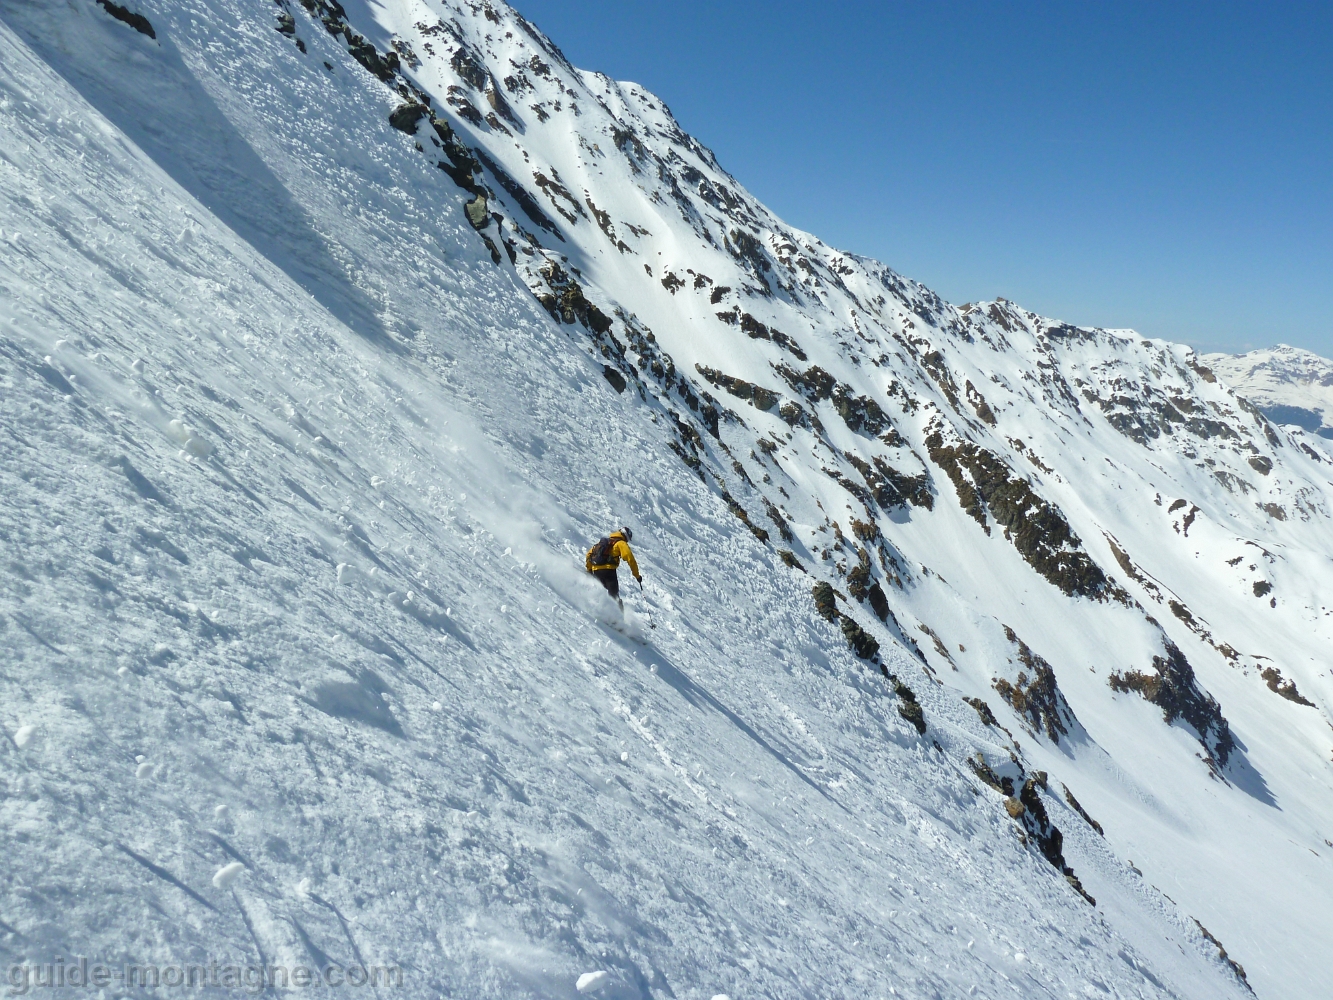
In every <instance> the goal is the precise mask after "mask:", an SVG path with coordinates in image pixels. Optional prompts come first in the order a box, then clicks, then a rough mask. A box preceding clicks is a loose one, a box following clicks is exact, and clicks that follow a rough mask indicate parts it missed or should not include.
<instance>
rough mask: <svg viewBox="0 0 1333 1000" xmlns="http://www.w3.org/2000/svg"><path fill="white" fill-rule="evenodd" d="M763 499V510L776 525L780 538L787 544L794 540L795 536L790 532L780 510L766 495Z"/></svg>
mask: <svg viewBox="0 0 1333 1000" xmlns="http://www.w3.org/2000/svg"><path fill="white" fill-rule="evenodd" d="M763 501H764V512H765V513H766V514H768V519H769V520H770V521H772V522H773V524H774V525H775V526H776V527H777V529H778V534H779V535H781V536H782V540H783V541H784V542H786V543H787V544H788V545H790V544H791V543H792V542H794V541H796V536H795V535H793V534H792V531H791V528H790V527H789V526H788V524H787V519H786V518H785V517H783V516H782V511H780V510H778V509H777V507H775V506H773V501H772V500H770V499H768V497H763Z"/></svg>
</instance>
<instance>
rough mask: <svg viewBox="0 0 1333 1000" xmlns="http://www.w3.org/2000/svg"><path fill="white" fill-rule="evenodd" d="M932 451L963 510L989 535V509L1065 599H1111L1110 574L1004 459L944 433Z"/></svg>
mask: <svg viewBox="0 0 1333 1000" xmlns="http://www.w3.org/2000/svg"><path fill="white" fill-rule="evenodd" d="M926 449H927V452H928V453H929V455H930V458H931V461H933V462H934V463H935V464H936V465H938V466H939V467H940V468H941V469H943V470H944V472H945V474H946V475H948V477H949V478H950V479H951V480H952V481H953V484H954V489H955V490H956V491H957V493H958V502H959V504H961V505H962V508H963V510H965V511H967V513H968V514H970V515H971V516H972V517H973V518H975V519H976V521H977V523H978V524H980V525H981V527H982V529H983V530H984V531H985V532H986V533H987V534H990V525H988V524H987V523H986V511H987V510H989V511H990V513H991V516H992V517H994V518H995V520H996V522H997V523H999V524H1000V525H1001V526H1002V527H1003V528H1004V537H1005V538H1006V539H1008V540H1009V541H1011V542H1012V543H1013V545H1014V548H1016V549H1017V550H1018V552H1019V554H1020V555H1022V557H1023V558H1024V559H1025V560H1027V562H1028V564H1029V565H1030V566H1031V567H1032V568H1033V569H1035V570H1036V571H1037V572H1038V573H1040V574H1041V575H1042V576H1043V577H1045V578H1046V579H1047V580H1048V581H1050V582H1051V583H1053V584H1054V585H1055V586H1057V587H1059V588H1060V590H1061V591H1063V592H1064V593H1065V594H1068V595H1070V596H1073V595H1075V594H1077V595H1079V596H1081V597H1093V598H1096V599H1098V600H1103V599H1105V598H1106V597H1107V596H1109V592H1110V583H1109V581H1108V580H1107V579H1106V574H1105V573H1103V572H1102V570H1101V568H1100V567H1099V566H1098V565H1097V564H1096V563H1094V562H1093V561H1092V560H1091V559H1090V558H1089V557H1088V554H1087V553H1086V552H1083V551H1082V549H1081V543H1080V542H1079V539H1078V536H1077V535H1075V534H1074V532H1073V530H1072V529H1071V528H1070V527H1069V522H1068V521H1066V520H1065V517H1064V515H1063V514H1062V513H1061V512H1060V510H1059V508H1057V507H1055V506H1054V505H1052V504H1049V503H1047V502H1046V501H1045V500H1042V499H1041V498H1040V497H1039V496H1037V495H1036V493H1034V492H1033V490H1032V487H1031V486H1030V485H1028V483H1027V481H1026V480H1024V479H1020V478H1018V477H1017V476H1011V475H1010V472H1011V470H1010V468H1009V466H1007V465H1006V464H1005V463H1004V462H1003V461H1002V460H1001V459H1000V458H998V457H996V456H995V455H992V454H991V453H990V452H988V451H986V450H985V449H984V448H979V447H978V446H977V445H975V444H972V443H971V442H970V441H963V442H960V443H959V444H957V445H953V446H949V445H945V443H944V438H943V436H942V435H941V434H940V433H939V431H936V432H934V433H933V434H931V435H930V437H928V438H927V439H926ZM964 472H966V473H967V475H965V474H964ZM969 476H970V479H969Z"/></svg>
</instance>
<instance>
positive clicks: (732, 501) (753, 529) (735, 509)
mask: <svg viewBox="0 0 1333 1000" xmlns="http://www.w3.org/2000/svg"><path fill="white" fill-rule="evenodd" d="M718 489H719V490H720V491H721V494H722V499H723V500H724V501H725V502H726V504H727V509H728V510H729V511H731V512H732V514H734V515H735V516H736V518H737V520H739V521H740V522H741V523H742V524H743V525H745V526H746V527H747V528H749V529H750V534H752V535H754V537H755V538H757V539H759V540H760V541H761V542H763V543H764V544H765V545H767V544H768V532H767V531H765V530H764V529H763V528H761V527H759V525H757V524H755V523H754V522H753V521H752V520H750V515H749V512H747V511H746V509H745V508H744V507H742V506H741V505H740V504H739V503H737V502H736V498H735V497H733V496H732V495H731V494H730V493H728V492H727V490H726V488H725V487H723V486H722V482H721V480H718Z"/></svg>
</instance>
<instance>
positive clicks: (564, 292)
mask: <svg viewBox="0 0 1333 1000" xmlns="http://www.w3.org/2000/svg"><path fill="white" fill-rule="evenodd" d="M541 275H542V277H543V278H545V279H546V284H547V285H549V286H550V288H551V291H552V292H554V293H555V294H554V295H539V296H538V301H540V302H541V304H542V305H543V306H545V307H546V311H547V312H549V313H550V314H551V318H552V319H554V320H555V321H556V322H558V323H559V322H564V323H582V324H583V325H584V326H586V327H588V328H589V329H591V330H593V331H594V332H596V333H606V332H607V331H608V330H610V329H611V318H610V317H609V316H607V315H606V313H604V312H602V310H600V309H598V308H597V307H596V306H595V305H593V304H592V303H591V302H589V301H588V299H587V298H586V297H585V296H584V294H583V287H582V286H581V285H580V284H579V283H578V282H577V281H575V280H574V279H573V278H571V277H570V276H569V275H568V274H566V273H565V270H564V268H562V267H561V266H560V265H559V264H557V263H556V262H555V261H547V262H546V263H545V264H544V265H543V266H542V269H541ZM621 353H622V354H623V353H624V350H623V348H622V349H621Z"/></svg>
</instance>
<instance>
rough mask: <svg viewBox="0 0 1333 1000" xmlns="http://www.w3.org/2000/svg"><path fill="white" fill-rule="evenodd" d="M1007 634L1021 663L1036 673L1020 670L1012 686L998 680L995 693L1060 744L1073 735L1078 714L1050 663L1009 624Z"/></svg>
mask: <svg viewBox="0 0 1333 1000" xmlns="http://www.w3.org/2000/svg"><path fill="white" fill-rule="evenodd" d="M1004 634H1005V637H1006V638H1007V639H1008V640H1009V641H1010V642H1012V643H1014V644H1016V645H1017V646H1018V660H1019V662H1020V663H1022V664H1023V665H1024V666H1025V667H1027V669H1028V670H1031V671H1032V675H1031V676H1029V675H1028V674H1027V672H1026V671H1022V670H1020V671H1019V672H1018V679H1017V682H1016V683H1012V684H1011V683H1010V682H1009V681H1007V680H1005V679H1004V678H1003V677H998V678H996V679H995V681H994V686H995V690H996V691H997V692H999V695H1000V697H1001V698H1003V699H1004V700H1005V701H1007V702H1008V703H1009V704H1010V705H1011V706H1012V707H1013V710H1014V711H1015V712H1017V713H1018V714H1019V715H1020V716H1023V717H1024V718H1026V719H1027V720H1028V722H1029V723H1030V724H1031V726H1032V728H1033V729H1034V730H1035V731H1037V732H1042V731H1045V733H1046V735H1047V736H1048V737H1050V740H1051V742H1052V743H1059V742H1060V737H1061V736H1068V735H1069V725H1070V724H1071V723H1072V722H1073V721H1074V713H1073V712H1072V711H1070V708H1069V705H1068V703H1067V702H1066V701H1065V698H1064V695H1062V694H1061V693H1060V688H1059V686H1058V685H1057V684H1056V682H1055V671H1054V670H1052V669H1051V665H1050V664H1049V663H1047V662H1046V661H1045V660H1044V659H1042V658H1041V657H1040V656H1038V655H1037V654H1036V653H1034V652H1032V650H1031V649H1029V648H1028V646H1027V643H1025V642H1023V640H1022V639H1020V638H1019V637H1018V636H1017V635H1016V634H1015V633H1014V630H1013V629H1011V628H1010V627H1009V626H1008V625H1006V626H1004Z"/></svg>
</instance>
